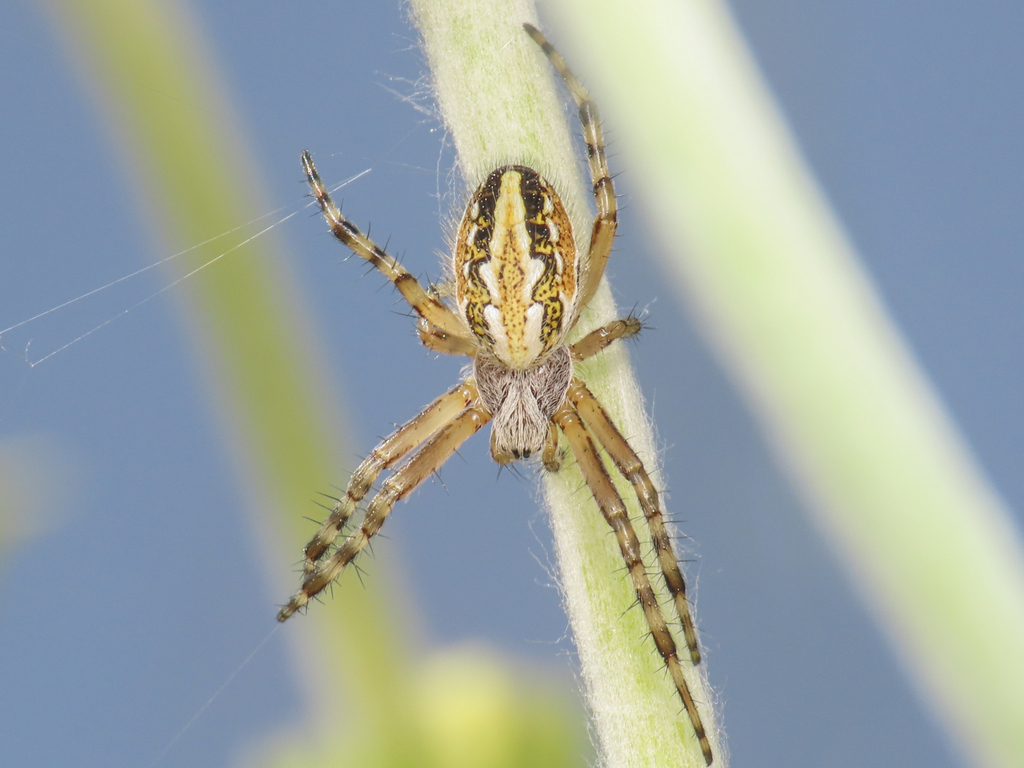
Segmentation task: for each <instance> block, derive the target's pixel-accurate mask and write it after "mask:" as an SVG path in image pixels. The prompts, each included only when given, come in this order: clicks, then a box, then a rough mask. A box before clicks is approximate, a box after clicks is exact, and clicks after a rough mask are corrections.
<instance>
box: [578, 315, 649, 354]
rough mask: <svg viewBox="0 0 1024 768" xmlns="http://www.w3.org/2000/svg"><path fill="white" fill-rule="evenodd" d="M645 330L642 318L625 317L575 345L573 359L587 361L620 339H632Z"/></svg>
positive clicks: (597, 329) (596, 330) (592, 333)
mask: <svg viewBox="0 0 1024 768" xmlns="http://www.w3.org/2000/svg"><path fill="white" fill-rule="evenodd" d="M643 328H644V326H643V323H641V322H640V318H638V317H633V316H632V315H631V316H630V317H624V318H621V319H620V320H612V321H611V322H610V323H608V324H607V325H602V326H601V327H600V328H595V329H594V330H592V331H591V332H590V333H588V334H587V335H586V336H584V337H583V338H582V339H580V340H579V341H577V342H576V343H575V344H573V345H572V346H571V347H570V348H569V349H570V351H571V352H572V359H573V360H575V361H576V362H579V361H580V360H586V359H588V358H591V357H593V356H594V355H596V354H597V353H598V352H601V351H602V350H604V349H605V348H606V347H608V346H610V345H611V344H613V343H614V342H616V341H618V340H619V339H631V338H633V337H634V336H636V335H637V334H638V333H640V331H642V330H643Z"/></svg>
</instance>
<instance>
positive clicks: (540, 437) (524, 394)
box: [277, 24, 713, 765]
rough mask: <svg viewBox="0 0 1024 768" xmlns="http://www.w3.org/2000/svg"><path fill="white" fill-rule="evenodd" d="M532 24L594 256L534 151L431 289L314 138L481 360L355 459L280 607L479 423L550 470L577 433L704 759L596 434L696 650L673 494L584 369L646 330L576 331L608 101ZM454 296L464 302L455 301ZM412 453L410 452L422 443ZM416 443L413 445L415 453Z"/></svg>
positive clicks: (360, 246)
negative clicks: (580, 370) (571, 149)
mask: <svg viewBox="0 0 1024 768" xmlns="http://www.w3.org/2000/svg"><path fill="white" fill-rule="evenodd" d="M523 27H524V29H525V30H526V32H527V34H529V35H530V37H531V38H533V40H534V41H535V42H536V43H537V45H539V46H540V48H541V50H542V51H543V52H544V54H545V55H546V56H547V58H548V60H549V61H550V62H551V64H552V66H553V67H554V68H555V69H556V70H557V71H558V73H559V75H561V77H562V79H563V81H564V82H565V84H566V86H567V87H568V89H569V91H570V92H571V93H572V96H573V99H574V100H575V102H576V106H577V108H578V109H579V119H580V123H581V124H582V128H583V138H584V141H585V143H586V145H587V157H588V162H589V165H590V173H591V177H592V180H593V187H594V197H595V200H596V204H597V216H596V218H595V219H594V224H593V230H592V235H591V240H590V249H589V252H588V253H587V254H586V257H585V258H580V254H579V253H578V252H577V248H576V241H575V239H574V236H573V231H572V225H571V223H570V221H569V217H568V215H567V214H566V211H565V208H564V206H563V204H562V201H561V200H560V199H559V196H558V193H557V192H556V191H555V190H554V188H553V187H552V186H551V184H549V183H548V182H547V181H546V180H545V179H544V178H543V177H542V176H541V175H540V174H539V173H538V172H537V171H535V170H533V169H532V168H528V167H526V166H523V165H506V166H503V167H501V168H497V169H495V170H494V171H492V172H491V173H490V175H488V176H487V178H486V179H485V180H484V182H483V183H482V184H481V185H480V186H479V188H477V190H476V192H475V193H474V194H473V196H472V198H471V199H470V201H469V204H468V206H467V208H466V213H465V215H464V216H463V218H462V222H461V225H460V226H459V230H458V235H457V239H456V243H455V253H454V263H453V273H454V278H455V279H454V283H455V285H454V294H455V300H454V302H451V301H450V299H449V297H448V296H446V295H443V294H442V292H441V291H438V290H436V289H435V288H434V287H433V286H430V287H428V288H424V287H423V286H422V285H421V284H420V283H419V281H417V280H416V278H415V277H413V276H412V275H411V274H409V272H408V271H406V270H405V268H404V267H402V266H401V265H400V264H399V263H398V262H397V261H395V259H394V258H392V257H391V256H390V255H388V254H387V253H386V252H385V251H384V249H382V248H381V247H380V246H378V245H377V244H375V243H374V242H373V241H372V240H370V239H369V238H368V237H367V236H366V235H364V234H363V233H362V232H360V231H359V229H358V228H357V227H356V226H355V225H354V224H352V223H351V222H350V221H348V219H346V218H345V217H344V216H342V214H341V211H340V210H339V209H338V207H337V206H336V205H335V204H334V202H333V201H332V200H331V197H330V195H329V194H328V192H327V189H326V188H325V187H324V185H323V182H321V180H320V175H319V174H318V172H317V170H316V167H315V166H314V165H313V159H312V157H311V156H310V154H309V152H303V154H302V166H303V169H304V170H305V172H306V177H307V179H308V181H309V185H310V189H311V190H312V196H313V197H314V198H315V199H316V200H317V202H318V203H319V204H320V207H321V209H322V210H323V214H324V217H325V218H326V219H327V223H328V224H329V225H330V228H331V231H332V232H333V234H334V236H335V237H337V238H338V240H340V241H341V242H342V243H344V244H345V245H346V246H348V247H349V248H351V249H352V251H354V252H355V254H356V255H357V256H360V257H361V258H363V259H366V261H368V262H369V263H370V264H372V265H373V266H374V267H376V268H377V269H378V270H380V272H382V273H383V274H384V275H385V276H386V277H387V278H388V279H389V280H390V281H391V282H392V283H393V284H394V286H395V288H397V289H398V291H399V292H400V293H401V294H402V296H403V297H404V298H405V300H406V301H407V302H408V303H409V305H410V306H411V307H412V309H413V310H414V311H415V312H416V314H417V315H418V316H419V319H418V324H417V331H418V333H419V337H420V341H421V342H422V343H423V344H424V345H425V346H426V347H427V348H428V349H431V350H434V351H436V352H440V353H444V354H450V355H465V356H467V357H469V358H471V359H472V360H473V364H472V371H471V373H470V375H469V376H467V377H466V378H465V379H463V380H462V381H461V382H459V384H457V385H456V386H455V387H453V388H452V389H450V390H449V391H448V392H446V393H445V394H443V395H441V396H440V397H439V398H437V399H436V400H434V402H432V403H431V404H430V405H428V406H427V407H426V408H425V409H424V410H423V411H421V412H420V413H419V415H417V416H416V417H414V418H413V419H412V420H411V421H409V422H408V423H406V424H404V425H403V426H401V427H399V428H398V430H396V431H395V432H394V433H393V434H392V435H390V436H389V437H387V438H386V439H385V440H384V441H383V442H382V443H380V444H379V445H378V446H377V447H376V448H374V449H373V451H372V452H371V453H370V455H369V457H367V458H366V459H365V460H364V461H363V462H362V464H360V465H359V467H358V468H357V469H356V471H355V473H354V474H353V475H352V478H351V480H350V481H349V484H348V487H347V488H346V490H345V494H344V496H343V497H342V498H340V499H339V500H338V501H337V503H336V504H335V506H334V509H333V510H332V512H331V514H330V516H329V517H328V518H327V520H326V521H325V522H324V523H323V524H322V525H321V526H320V529H319V530H318V531H317V533H316V535H315V536H313V538H312V540H311V541H310V542H309V544H308V545H307V546H306V548H305V560H304V574H303V580H302V586H301V587H300V588H299V590H298V591H297V592H296V593H295V595H294V596H293V597H292V598H291V600H290V601H289V602H288V604H287V605H286V606H284V607H283V608H282V609H281V610H280V612H279V613H278V615H277V619H278V621H286V620H287V619H288V618H289V617H290V616H292V614H294V613H295V612H296V611H299V610H301V609H302V608H303V607H304V606H306V604H307V603H308V602H309V600H310V599H311V598H313V597H315V596H316V595H317V594H319V593H320V592H321V590H323V589H324V588H325V587H327V586H328V585H329V584H331V583H332V582H333V581H334V580H335V579H336V578H337V577H338V576H339V575H340V574H341V572H342V570H343V569H344V568H345V566H347V565H348V564H349V563H351V562H352V560H353V559H354V558H355V557H356V555H358V554H359V553H360V552H361V551H362V550H363V549H364V548H365V547H366V545H367V544H368V543H369V541H370V540H371V539H372V538H373V536H374V535H376V534H377V532H378V531H379V530H380V528H381V526H382V525H383V524H384V520H385V519H386V518H387V516H388V514H389V513H390V512H391V509H392V507H393V506H394V504H395V502H396V501H398V500H399V499H402V498H405V497H406V496H408V495H409V494H410V493H412V491H413V490H414V489H415V488H416V487H417V486H419V484H420V483H422V482H423V481H424V480H425V479H427V478H428V477H429V476H430V475H431V474H433V473H434V472H436V471H437V470H438V469H439V468H440V467H441V466H442V465H443V464H444V463H445V462H446V461H447V460H448V459H449V458H450V457H451V455H452V454H453V453H454V452H455V451H456V450H457V449H458V448H459V446H460V445H462V443H463V442H465V441H466V440H467V439H468V438H469V437H470V436H471V435H473V434H474V433H476V432H477V431H478V430H479V429H481V428H482V427H483V426H484V425H485V424H487V423H488V422H491V442H490V450H491V456H492V457H493V458H494V460H495V461H496V462H498V464H500V465H506V464H509V463H511V462H513V461H517V460H522V459H528V458H529V457H531V456H534V455H536V454H538V453H539V454H540V459H541V463H542V464H543V467H544V469H545V470H547V471H549V472H558V471H559V469H560V466H561V459H560V454H559V447H558V446H559V439H560V438H559V435H560V434H564V435H565V437H566V440H567V442H568V444H569V447H570V449H571V452H572V454H573V455H574V456H575V459H576V461H577V463H578V464H579V467H580V469H581V470H582V473H583V477H584V479H585V480H586V483H587V485H588V486H589V489H590V491H591V493H592V494H593V496H594V499H595V500H596V502H597V505H598V507H599V508H600V510H601V513H602V514H603V515H604V518H605V520H606V521H607V522H608V524H609V526H611V529H612V530H613V531H614V533H615V536H616V540H617V542H618V544H619V548H620V550H621V553H622V557H623V560H624V561H625V564H626V567H627V570H628V572H629V576H630V579H631V580H632V583H633V587H634V589H635V591H636V594H637V598H638V600H639V603H640V605H641V606H642V608H643V612H644V617H645V619H646V621H647V625H648V627H649V628H650V631H651V635H652V636H653V638H654V642H655V645H656V646H657V649H658V652H659V654H660V655H661V657H662V659H663V660H664V662H665V665H666V667H667V668H668V671H669V674H670V676H671V678H672V681H673V683H674V685H675V687H676V690H677V692H678V694H679V697H680V698H681V699H682V702H683V705H684V707H685V709H686V713H687V715H688V716H689V719H690V722H691V724H692V726H693V729H694V732H695V733H696V735H697V739H698V741H699V742H700V746H701V750H702V751H703V754H704V759H705V761H706V762H707V764H708V765H711V763H712V759H713V757H712V753H711V746H710V743H709V741H708V738H707V735H706V733H705V730H704V726H703V723H702V722H701V718H700V715H699V713H698V712H697V707H696V704H695V703H694V700H693V697H692V696H691V694H690V690H689V687H688V686H687V683H686V680H685V678H684V677H683V671H682V666H681V664H682V662H681V661H680V658H679V651H678V649H677V646H676V642H675V640H674V639H673V636H672V632H671V631H670V629H669V626H668V622H667V621H666V619H665V615H664V613H663V612H662V609H661V605H660V604H659V602H658V599H657V596H656V593H655V591H654V588H653V586H652V584H651V581H650V579H649V578H648V573H647V566H646V564H645V562H644V558H643V555H642V552H641V545H640V541H639V539H638V537H637V535H636V532H635V530H634V528H633V524H632V522H631V521H630V518H629V514H628V511H627V509H626V505H625V504H624V502H623V500H622V497H621V496H620V495H619V492H618V491H617V490H616V488H615V486H614V485H613V484H612V480H611V477H610V475H609V472H608V469H607V467H606V466H605V463H604V460H603V459H602V458H601V455H600V453H599V449H598V447H597V445H596V444H595V440H596V442H597V443H599V444H600V446H601V447H603V448H604V450H605V451H606V452H607V454H608V456H609V457H610V458H611V461H612V463H613V464H614V465H615V467H616V469H617V470H618V471H619V472H620V473H621V474H622V475H623V476H624V477H625V478H626V479H627V480H628V481H629V482H630V483H631V484H632V486H633V489H634V492H635V493H636V495H637V498H638V499H639V502H640V507H641V509H642V510H643V514H644V518H645V519H646V522H647V526H648V528H649V530H650V535H651V540H652V542H653V545H654V555H655V558H656V560H657V564H658V568H659V570H660V572H661V576H662V578H663V579H664V582H665V585H666V587H667V589H668V592H669V594H670V595H671V598H672V604H673V606H674V611H675V615H676V617H677V618H678V619H679V621H680V623H681V624H682V628H683V636H684V638H685V641H686V646H687V650H688V653H689V660H690V662H691V663H692V664H699V663H700V658H701V657H700V650H699V646H698V644H697V635H696V632H695V631H694V626H693V620H692V618H691V616H690V609H689V605H688V603H687V599H686V585H685V582H684V581H683V576H682V573H681V572H680V569H679V565H678V561H677V559H676V555H675V552H674V551H673V549H672V543H671V539H670V537H669V534H668V531H667V530H666V527H665V523H664V519H663V517H662V513H661V508H660V504H659V499H658V492H657V490H656V489H655V487H654V484H653V483H652V482H651V478H650V477H649V475H648V473H647V471H646V470H645V469H644V465H643V463H642V462H641V461H640V458H639V457H638V456H637V454H636V452H635V451H634V450H633V449H632V448H631V447H630V445H629V442H628V441H627V440H626V438H625V437H623V435H622V433H621V432H619V430H618V429H617V428H616V426H615V424H614V423H613V422H612V420H611V418H610V417H609V416H608V413H607V412H606V411H605V409H604V408H603V407H602V405H601V403H600V402H598V400H597V399H596V398H595V397H594V395H593V394H592V393H591V392H590V390H589V389H588V388H587V386H586V384H584V382H583V381H582V380H581V379H579V378H578V377H577V376H575V375H574V374H573V366H574V364H575V363H576V362H577V361H581V360H586V359H587V358H590V357H592V356H594V355H596V354H598V353H599V352H601V351H602V350H603V349H605V348H606V347H607V346H609V345H610V344H612V343H613V342H615V341H617V340H620V339H627V338H630V337H632V336H635V335H636V334H638V333H639V332H640V330H641V328H642V326H641V323H640V321H639V320H638V319H637V318H636V317H633V316H630V317H626V318H624V319H621V320H616V321H614V322H612V323H609V324H607V325H605V326H603V327H601V328H598V329H597V330H595V331H593V332H591V333H589V334H588V335H587V336H585V337H584V338H583V339H581V340H580V341H578V342H576V343H575V344H568V343H567V342H566V337H567V336H568V334H569V332H570V331H571V330H572V329H573V327H574V326H575V325H576V322H577V320H578V319H579V316H580V313H581V311H582V310H583V309H584V308H585V307H586V306H587V304H588V302H589V301H590V300H591V298H592V297H593V296H594V293H595V292H596V291H597V287H598V284H599V283H600V281H601V276H602V275H603V273H604V269H605V265H606V264H607V262H608V257H609V255H610V254H611V248H612V241H613V239H614V237H615V231H616V227H617V204H616V200H615V192H614V188H613V184H612V179H611V176H610V175H609V172H608V163H607V159H606V157H605V147H604V138H603V134H602V131H601V125H600V119H599V117H598V111H597V106H596V104H595V103H594V102H593V101H592V100H591V98H590V95H589V94H588V93H587V91H586V89H585V88H584V87H583V85H582V84H581V83H580V81H579V80H578V79H577V78H576V76H575V75H574V74H573V73H572V72H571V71H570V70H569V68H568V66H567V65H566V63H565V61H564V59H563V58H562V57H561V55H560V54H559V53H558V52H557V51H556V50H555V49H554V47H553V46H552V45H551V44H550V43H549V42H548V41H547V39H546V38H545V37H544V36H543V35H542V34H541V33H540V31H538V30H537V29H536V28H535V27H534V26H532V25H531V24H524V25H523ZM453 304H454V306H453ZM410 454H411V455H410ZM407 457H408V458H407ZM384 470H392V473H391V475H390V477H388V478H387V479H386V480H385V481H384V483H383V484H382V485H381V488H380V490H379V491H378V493H377V494H376V495H375V496H374V497H373V498H372V500H371V501H370V503H369V505H368V506H367V508H366V512H365V515H364V517H363V519H362V523H361V524H360V526H359V528H358V529H357V530H355V531H354V532H353V533H351V534H349V535H347V536H345V538H344V539H343V541H342V542H341V543H340V544H339V545H337V546H335V540H336V539H337V537H338V536H339V534H340V533H341V531H342V530H343V529H344V527H345V525H346V524H347V523H348V521H349V518H350V517H351V516H352V514H353V512H355V510H356V507H357V505H358V504H359V502H360V501H362V499H363V498H364V497H365V496H366V495H367V493H368V492H369V491H370V488H371V486H372V485H373V483H374V481H375V480H376V479H377V477H378V476H379V475H380V473H381V472H383V471H384Z"/></svg>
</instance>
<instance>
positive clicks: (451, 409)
mask: <svg viewBox="0 0 1024 768" xmlns="http://www.w3.org/2000/svg"><path fill="white" fill-rule="evenodd" d="M478 396H479V393H478V392H477V389H476V384H474V383H473V381H472V380H471V379H470V380H467V381H463V382H461V383H460V384H458V385H457V386H455V387H452V388H451V389H450V390H448V391H447V392H446V393H445V394H443V395H441V396H440V397H439V398H437V399H436V400H434V402H432V403H431V404H430V405H428V406H427V407H426V408H424V409H423V410H422V411H420V412H419V413H418V414H417V415H416V416H415V417H414V418H412V419H411V420H409V421H408V422H406V423H405V424H403V425H402V426H401V427H399V428H398V429H396V430H395V431H394V432H393V433H391V434H390V435H389V436H388V437H386V438H385V439H384V440H383V441H382V442H381V443H380V444H379V445H378V446H377V447H376V448H374V449H373V450H372V451H371V452H370V455H369V456H367V457H366V458H365V459H364V460H363V462H362V463H361V464H360V465H359V467H358V468H357V469H356V471H355V472H354V473H353V474H352V478H351V479H350V480H349V481H348V487H347V488H345V495H344V496H342V497H341V498H340V499H338V500H337V501H336V502H335V504H334V509H333V510H331V514H330V516H329V517H328V518H327V519H326V520H324V522H323V525H321V526H320V530H318V531H317V532H316V535H314V536H313V538H312V539H311V540H310V542H309V544H307V545H306V549H305V550H304V551H305V555H306V560H305V563H304V566H303V567H304V570H305V573H306V574H307V575H308V574H310V573H312V572H313V571H314V570H315V569H316V565H317V562H318V561H319V560H320V558H322V557H323V556H324V553H325V552H327V550H328V549H329V548H330V546H331V545H332V544H333V543H334V540H335V539H336V538H337V537H338V534H339V533H340V532H341V530H342V529H343V528H344V527H345V524H346V523H347V522H348V520H349V518H350V517H351V516H352V513H353V512H355V509H356V505H357V504H358V503H359V502H360V501H362V499H363V497H364V496H366V494H367V492H368V491H369V490H370V487H371V486H372V485H373V483H374V481H375V480H376V479H377V476H378V475H380V473H381V472H383V471H384V470H385V469H389V468H391V467H392V466H394V465H395V464H396V463H398V462H399V461H401V460H402V459H404V458H405V457H406V456H407V455H408V454H409V452H410V451H412V450H413V449H415V448H417V447H418V446H420V445H421V444H423V443H424V442H426V441H427V440H428V439H429V438H430V437H431V436H432V435H433V434H434V433H435V432H437V431H438V430H439V429H441V428H442V427H443V426H445V425H446V424H448V423H449V422H451V421H452V419H454V418H455V417H456V416H458V415H459V414H460V413H462V412H463V411H464V410H466V408H468V407H469V406H470V405H471V404H472V403H473V402H474V401H475V400H476V399H477V397H478Z"/></svg>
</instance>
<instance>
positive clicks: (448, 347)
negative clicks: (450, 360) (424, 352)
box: [416, 320, 477, 357]
mask: <svg viewBox="0 0 1024 768" xmlns="http://www.w3.org/2000/svg"><path fill="white" fill-rule="evenodd" d="M416 333H418V334H419V336H420V342H421V343H422V344H423V346H425V347H426V348H427V349H432V350H433V351H434V352H440V353H441V354H443V355H465V356H466V357H476V351H477V344H476V342H475V341H473V340H472V339H469V338H467V337H465V336H453V335H451V334H449V333H445V332H444V331H439V330H438V329H437V328H435V327H433V326H432V325H430V323H428V322H426V321H423V320H421V321H420V322H419V323H418V324H417V326H416Z"/></svg>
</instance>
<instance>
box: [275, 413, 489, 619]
mask: <svg viewBox="0 0 1024 768" xmlns="http://www.w3.org/2000/svg"><path fill="white" fill-rule="evenodd" d="M490 420H491V415H490V414H489V413H488V412H487V411H485V410H484V409H483V408H480V407H472V406H471V407H469V408H466V409H465V410H464V411H462V413H460V414H459V415H458V416H456V417H455V418H453V419H452V420H451V421H449V422H448V423H447V424H445V425H444V426H443V427H442V428H441V429H440V430H439V431H438V432H437V433H436V434H435V435H434V436H433V437H431V438H430V440H428V441H427V443H426V445H424V446H423V447H422V448H420V449H419V450H418V451H417V452H416V453H415V454H414V455H413V457H412V458H411V459H409V460H408V461H407V462H406V463H405V464H403V465H402V466H401V467H399V468H398V469H397V470H395V472H394V474H392V475H391V477H389V478H388V479H387V480H385V481H384V483H383V485H382V486H381V489H380V491H379V492H378V493H377V495H376V496H374V497H373V500H372V501H370V504H369V506H368V507H367V509H366V516H365V517H364V518H363V522H362V525H360V526H359V530H357V531H356V532H355V533H353V534H352V535H351V536H349V537H347V538H346V539H345V541H344V542H342V544H341V546H339V547H338V548H337V549H336V550H335V551H334V552H333V553H332V554H331V556H330V557H328V558H327V559H325V560H323V561H322V562H319V563H317V565H316V569H315V570H314V571H313V572H312V573H310V574H307V575H306V577H305V579H303V582H302V586H301V587H300V588H299V591H298V592H296V593H295V594H294V595H293V596H292V599H291V600H290V601H289V602H288V605H286V606H285V607H284V608H282V609H281V610H280V612H279V613H278V614H277V620H278V621H286V620H287V619H288V618H289V617H290V616H291V615H292V614H293V613H295V612H296V611H298V610H299V609H301V608H302V607H303V606H305V605H306V603H308V602H309V601H310V599H311V598H312V597H314V596H315V595H317V594H318V593H319V592H320V591H321V590H323V589H324V588H325V587H327V586H328V585H329V584H331V583H332V582H333V581H334V580H335V579H336V578H338V575H339V574H340V573H341V571H342V569H343V568H344V567H345V566H346V565H348V564H349V563H350V562H352V560H353V559H354V558H355V556H356V555H358V554H359V553H360V552H362V551H363V549H364V548H365V547H366V545H367V544H368V543H369V541H370V539H372V538H373V537H374V535H376V533H377V532H378V531H379V530H380V527H381V526H382V525H383V524H384V521H385V520H386V519H387V516H388V514H389V513H390V512H391V509H392V507H394V506H395V502H396V501H398V500H399V499H404V498H405V497H406V496H408V495H409V494H410V493H412V492H413V491H414V490H415V489H416V487H417V486H418V485H419V484H420V483H422V482H423V481H424V480H426V479H427V478H428V477H430V476H431V475H432V474H433V473H434V472H436V471H437V470H438V468H440V466H441V465H442V464H444V463H445V462H446V461H447V460H448V459H449V458H450V457H451V455H452V454H453V453H455V451H456V450H457V449H458V447H459V446H460V445H462V444H463V443H464V442H465V441H466V440H467V439H469V438H470V437H471V436H472V435H473V434H474V433H475V432H476V431H477V430H479V429H480V428H481V427H482V426H484V424H486V423H487V422H488V421H490Z"/></svg>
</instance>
